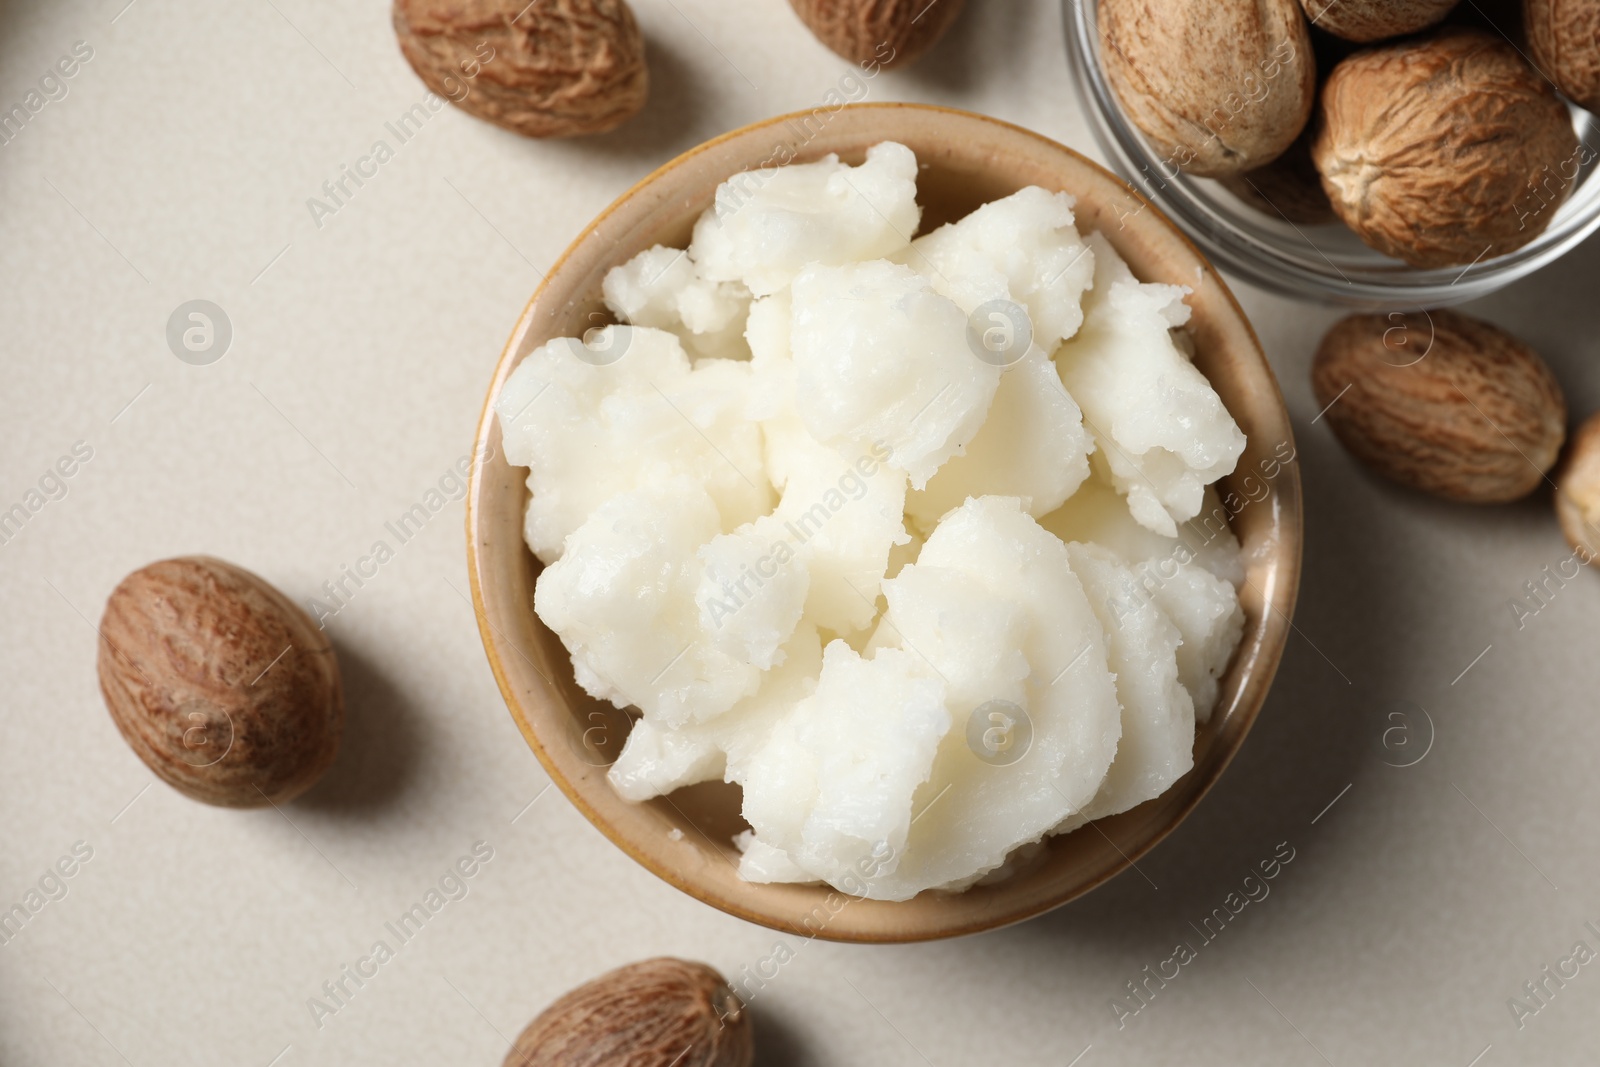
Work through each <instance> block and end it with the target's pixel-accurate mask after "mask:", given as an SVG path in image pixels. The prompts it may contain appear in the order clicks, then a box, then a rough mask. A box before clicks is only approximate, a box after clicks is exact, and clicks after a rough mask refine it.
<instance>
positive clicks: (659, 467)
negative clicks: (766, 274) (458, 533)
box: [495, 326, 772, 563]
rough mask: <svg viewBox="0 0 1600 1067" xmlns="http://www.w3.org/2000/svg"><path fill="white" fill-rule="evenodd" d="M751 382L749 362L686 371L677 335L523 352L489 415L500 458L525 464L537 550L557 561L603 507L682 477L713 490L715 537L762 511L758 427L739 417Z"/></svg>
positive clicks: (764, 490)
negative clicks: (496, 427) (495, 423)
mask: <svg viewBox="0 0 1600 1067" xmlns="http://www.w3.org/2000/svg"><path fill="white" fill-rule="evenodd" d="M619 350H620V351H621V353H622V355H621V356H620V357H615V356H614V353H615V352H616V351H619ZM608 361H609V362H608ZM750 381H751V366H750V364H749V363H747V362H733V361H729V360H706V361H702V362H701V364H700V365H699V366H697V367H695V368H694V369H693V370H690V368H689V361H688V357H687V356H686V355H685V353H684V351H683V346H682V345H681V344H680V343H679V341H678V339H677V337H675V336H674V335H672V334H670V333H667V332H665V331H662V330H655V329H649V328H645V327H636V326H608V327H606V328H605V329H604V330H601V331H598V332H597V336H596V338H595V339H594V340H592V341H591V342H590V344H589V345H585V344H584V343H583V342H581V341H578V340H576V339H572V338H559V339H557V340H554V341H551V342H550V343H549V344H546V345H544V346H542V347H540V348H538V349H536V350H534V351H533V352H532V353H530V354H529V355H528V357H527V358H526V359H524V360H523V361H522V362H521V363H520V364H518V365H517V368H516V370H514V371H512V372H511V375H510V376H509V377H508V378H507V379H506V383H505V385H504V386H502V387H501V390H500V394H499V396H498V397H497V398H496V399H495V412H496V414H497V415H498V417H499V419H500V429H501V434H502V437H503V441H504V447H505V454H506V460H507V461H508V462H510V463H513V464H516V465H518V466H526V467H527V468H528V488H529V489H530V490H531V492H532V499H531V500H530V501H529V503H528V512H527V515H526V518H525V522H524V534H525V535H526V537H527V540H528V545H529V547H531V548H532V549H533V551H534V554H535V555H537V556H538V557H539V559H540V560H542V561H543V562H545V563H551V562H553V561H555V560H556V559H558V558H559V557H560V556H561V553H562V545H563V542H564V541H565V540H566V538H567V536H568V535H569V534H571V533H572V532H573V531H574V530H576V529H577V528H578V527H579V526H581V525H582V524H583V523H584V522H585V520H587V519H588V518H589V516H590V515H591V514H593V513H594V511H595V510H596V509H597V508H599V507H600V505H601V504H603V503H605V502H606V501H607V500H610V499H611V498H612V497H614V496H617V495H618V494H620V493H625V492H629V491H632V490H635V489H639V488H642V487H644V486H647V485H650V484H652V483H655V482H659V481H661V480H663V479H668V478H672V477H675V476H680V475H681V476H686V477H689V478H692V479H694V480H695V481H696V482H698V483H699V484H700V485H702V486H704V488H705V490H706V491H707V492H709V493H710V494H711V497H712V499H713V500H714V501H715V502H716V506H717V511H718V514H719V515H720V523H719V525H720V527H721V529H719V530H718V531H717V532H721V531H722V530H733V529H735V528H737V527H739V526H741V525H743V524H744V523H747V522H750V521H752V520H754V519H756V518H758V517H760V516H761V515H764V514H766V513H767V512H769V511H770V510H771V509H772V492H771V488H770V486H769V485H768V484H767V480H766V475H765V472H764V469H763V460H762V438H761V429H760V427H759V426H758V425H755V424H753V423H751V421H750V420H749V418H748V417H747V416H746V414H745V406H746V403H747V397H748V392H749V388H750Z"/></svg>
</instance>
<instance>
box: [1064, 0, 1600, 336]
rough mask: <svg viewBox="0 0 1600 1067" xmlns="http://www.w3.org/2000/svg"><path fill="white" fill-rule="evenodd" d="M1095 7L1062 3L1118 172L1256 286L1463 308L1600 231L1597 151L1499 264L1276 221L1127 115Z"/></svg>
mask: <svg viewBox="0 0 1600 1067" xmlns="http://www.w3.org/2000/svg"><path fill="white" fill-rule="evenodd" d="M1097 8H1098V4H1097V3H1096V0H1064V9H1065V14H1066V29H1067V50H1068V54H1069V57H1070V59H1071V66H1072V69H1073V75H1074V77H1075V78H1076V80H1077V83H1078V89H1079V92H1080V94H1081V96H1082V98H1083V100H1084V101H1085V106H1086V107H1087V109H1088V113H1089V115H1088V117H1089V123H1090V127H1091V129H1092V130H1093V131H1094V137H1095V140H1096V141H1098V142H1099V144H1100V147H1101V149H1102V150H1103V151H1104V152H1105V154H1106V158H1107V161H1108V162H1109V163H1110V164H1111V166H1112V169H1114V170H1116V171H1117V172H1118V173H1119V174H1120V175H1121V176H1122V177H1123V178H1125V179H1127V180H1128V181H1129V182H1130V183H1132V184H1133V186H1134V187H1135V188H1136V189H1137V190H1138V191H1139V192H1141V193H1143V194H1144V195H1145V196H1146V197H1147V198H1149V199H1150V200H1151V201H1152V202H1153V203H1154V204H1155V205H1156V206H1157V207H1159V208H1160V209H1161V210H1162V211H1164V212H1165V213H1166V214H1167V215H1168V216H1170V217H1171V218H1172V220H1173V221H1174V222H1176V223H1177V224H1178V225H1179V226H1180V227H1182V228H1183V230H1184V231H1185V232H1186V233H1187V234H1188V235H1189V236H1190V237H1191V238H1192V239H1193V240H1194V241H1195V242H1196V243H1197V244H1198V245H1199V246H1200V247H1201V248H1202V249H1203V250H1204V251H1205V253H1206V255H1207V256H1208V257H1209V258H1210V259H1211V261H1212V262H1213V263H1215V264H1216V265H1217V266H1219V267H1221V268H1222V269H1224V270H1226V271H1228V272H1230V273H1231V274H1233V275H1234V276H1236V277H1239V278H1242V279H1243V280H1245V281H1247V282H1249V283H1251V284H1252V285H1256V286H1259V287H1261V288H1263V289H1267V290H1270V291H1272V292H1277V293H1282V294H1284V295H1286V296H1292V297H1299V298H1301V299H1306V300H1317V301H1321V302H1324V303H1330V302H1331V303H1336V304H1344V305H1349V306H1352V307H1361V308H1373V309H1380V310H1387V309H1417V308H1423V307H1438V306H1442V305H1447V304H1459V303H1462V302H1464V301H1467V300H1474V299H1476V298H1478V297H1481V296H1485V295H1487V294H1489V293H1492V292H1494V291H1495V290H1497V289H1500V288H1502V287H1503V286H1506V285H1509V284H1510V283H1512V282H1514V281H1516V280H1517V279H1518V278H1522V277H1525V276H1526V275H1529V274H1532V273H1533V272H1534V271H1536V270H1538V269H1539V268H1540V267H1543V266H1546V265H1547V264H1549V263H1552V262H1554V261H1555V260H1557V259H1559V258H1560V257H1561V256H1563V255H1565V254H1566V253H1567V252H1569V251H1571V250H1572V249H1573V248H1574V247H1576V246H1577V245H1578V244H1579V243H1580V242H1581V241H1583V239H1584V238H1586V237H1588V236H1589V235H1590V234H1592V233H1594V232H1595V230H1596V229H1600V180H1597V179H1596V178H1595V177H1594V171H1595V169H1596V162H1595V156H1596V153H1595V152H1593V151H1591V152H1589V153H1587V155H1588V157H1589V159H1588V162H1587V163H1586V164H1585V165H1584V166H1583V167H1581V168H1580V170H1579V171H1578V174H1577V176H1576V177H1575V179H1574V181H1573V186H1574V187H1573V189H1572V190H1571V192H1570V194H1569V195H1568V197H1567V199H1566V200H1565V201H1564V202H1563V203H1562V204H1561V206H1560V207H1559V209H1557V211H1556V213H1555V216H1554V217H1553V218H1552V219H1551V221H1550V225H1549V227H1548V228H1547V229H1546V230H1545V231H1544V232H1543V233H1542V234H1540V235H1539V236H1538V237H1536V238H1534V239H1533V240H1532V241H1530V242H1529V243H1528V244H1526V245H1524V246H1523V247H1521V248H1519V249H1517V250H1515V251H1513V252H1509V253H1507V254H1505V255H1503V256H1496V257H1494V258H1493V259H1485V260H1481V261H1479V262H1477V263H1472V264H1468V265H1465V266H1460V267H1444V268H1433V269H1427V270H1423V269H1419V268H1417V267H1411V266H1407V265H1406V264H1405V263H1402V262H1400V261H1399V260H1397V259H1393V258H1391V257H1389V256H1386V255H1384V254H1383V253H1381V252H1378V251H1376V250H1374V249H1371V248H1368V247H1367V246H1366V245H1364V244H1362V243H1361V240H1360V239H1359V238H1357V237H1356V235H1355V234H1354V233H1352V232H1351V231H1350V230H1348V229H1346V228H1345V227H1344V226H1342V225H1339V224H1338V223H1333V224H1327V225H1309V226H1308V225H1296V224H1294V223H1291V222H1288V221H1286V220H1285V219H1283V218H1272V217H1270V216H1268V215H1266V214H1264V213H1262V212H1261V211H1259V210H1257V209H1256V208H1253V207H1251V206H1250V205H1248V204H1246V203H1244V202H1243V201H1241V200H1239V199H1238V198H1236V197H1235V196H1234V195H1233V194H1232V193H1230V192H1228V191H1227V190H1226V189H1224V188H1223V187H1222V186H1221V185H1219V184H1218V183H1217V182H1215V181H1212V180H1211V179H1208V178H1197V177H1194V176H1192V175H1189V174H1184V173H1181V172H1180V173H1177V174H1171V173H1169V171H1170V169H1171V168H1170V167H1168V165H1167V164H1166V162H1165V160H1164V159H1163V158H1162V157H1161V155H1160V154H1159V153H1157V152H1156V150H1155V149H1154V148H1152V147H1151V145H1150V144H1149V143H1148V142H1147V141H1146V140H1145V139H1144V136H1143V134H1141V133H1140V132H1139V130H1138V129H1137V128H1136V127H1135V126H1134V125H1133V124H1132V123H1131V122H1129V121H1128V119H1127V117H1126V116H1125V115H1124V114H1123V111H1122V107H1121V105H1120V104H1119V103H1118V101H1117V98H1116V95H1115V93H1113V91H1112V89H1111V85H1110V83H1109V82H1108V81H1107V80H1106V77H1105V71H1104V69H1103V68H1102V67H1101V65H1100V54H1099V47H1098V35H1097V32H1096V22H1095V18H1096V11H1097ZM1571 110H1572V117H1573V118H1572V121H1573V127H1574V129H1575V130H1576V131H1577V134H1578V139H1579V140H1580V141H1581V142H1583V143H1584V144H1587V145H1591V146H1593V145H1594V144H1596V143H1597V142H1596V138H1595V134H1596V133H1600V119H1596V117H1595V116H1594V115H1591V114H1590V113H1589V112H1587V111H1584V110H1582V109H1581V108H1578V107H1575V106H1573V107H1572V108H1571ZM1511 209H1512V208H1511V207H1510V206H1509V205H1508V210H1511Z"/></svg>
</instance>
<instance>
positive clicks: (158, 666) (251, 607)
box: [98, 556, 344, 808]
mask: <svg viewBox="0 0 1600 1067" xmlns="http://www.w3.org/2000/svg"><path fill="white" fill-rule="evenodd" d="M100 633H101V640H100V651H99V663H98V667H99V675H100V691H101V693H102V695H103V696H104V697H105V702H106V707H107V708H108V709H109V710H110V712H111V718H112V720H113V721H114V722H116V724H117V729H118V730H120V731H121V732H122V736H123V738H124V739H125V740H126V741H127V742H128V744H129V745H130V746H131V747H132V748H133V750H134V752H136V753H138V755H139V758H140V759H142V760H144V762H145V763H146V764H147V765H148V766H149V767H150V769H151V770H152V771H154V772H155V773H156V774H157V775H158V776H159V777H160V778H161V779H162V780H163V781H165V782H166V783H167V784H168V785H171V786H172V787H173V788H175V789H177V790H179V791H180V792H183V793H186V794H187V795H189V796H191V797H193V798H194V799H196V800H201V801H205V802H206V803H208V804H218V805H221V806H224V807H238V808H247V807H259V806H265V805H266V804H267V803H268V802H269V801H271V802H273V803H281V802H284V801H287V800H290V799H292V798H294V797H296V796H298V795H299V794H300V793H303V792H305V790H307V789H309V788H310V787H311V785H312V784H313V783H314V782H316V780H317V779H318V778H320V777H321V776H322V774H323V772H324V771H326V770H327V769H328V767H329V766H330V765H331V764H332V763H333V760H334V757H335V756H336V755H337V754H338V751H339V739H340V737H341V735H342V733H343V730H344V697H343V691H342V688H341V685H340V680H339V664H338V661H337V660H336V659H335V658H334V653H333V648H332V646H331V645H330V644H329V643H328V639H327V635H326V634H324V633H323V632H322V631H321V630H319V629H317V627H316V625H315V624H313V623H312V621H311V619H310V618H309V617H308V616H307V615H306V613H305V612H303V611H301V610H300V608H298V607H296V606H295V605H294V604H293V603H292V602H290V601H289V600H288V599H287V598H286V597H284V596H283V594H281V593H279V592H278V591H277V590H276V589H274V588H273V587H272V586H270V585H268V584H267V583H266V582H265V581H263V580H262V579H260V578H258V577H257V576H255V575H254V574H251V573H250V572H249V571H246V570H244V569H242V568H240V567H235V566H234V565H232V564H230V563H225V562H223V561H222V560H219V559H211V558H209V557H206V556H187V557H183V558H180V559H169V560H163V561H161V562H159V563H152V564H150V565H149V566H148V567H143V568H141V569H139V570H136V571H134V572H133V573H132V574H130V575H128V576H127V577H126V578H124V579H123V580H122V582H121V584H119V585H118V586H117V588H116V589H115V590H114V591H113V592H112V594H111V597H110V599H109V600H108V601H107V602H106V609H105V614H104V616H103V617H102V618H101V620H100Z"/></svg>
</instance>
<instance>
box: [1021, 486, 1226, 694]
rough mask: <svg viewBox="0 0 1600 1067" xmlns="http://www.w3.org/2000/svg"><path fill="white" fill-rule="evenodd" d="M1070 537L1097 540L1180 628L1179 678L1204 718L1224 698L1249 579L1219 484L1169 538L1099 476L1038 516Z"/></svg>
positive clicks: (1048, 526)
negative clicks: (1220, 692)
mask: <svg viewBox="0 0 1600 1067" xmlns="http://www.w3.org/2000/svg"><path fill="white" fill-rule="evenodd" d="M1039 521H1040V523H1041V524H1042V525H1043V526H1044V527H1045V529H1047V530H1049V531H1050V532H1051V533H1053V534H1055V535H1056V536H1057V537H1059V538H1061V539H1062V540H1063V541H1068V542H1071V541H1081V542H1084V543H1093V544H1096V545H1100V546H1103V547H1106V548H1109V549H1110V550H1111V551H1113V552H1115V553H1116V555H1117V557H1118V558H1119V559H1120V560H1121V561H1122V562H1123V563H1124V564H1125V565H1126V566H1128V567H1129V568H1131V569H1132V571H1133V575H1134V578H1135V579H1136V581H1137V582H1138V586H1139V588H1140V589H1141V590H1142V591H1143V595H1144V596H1145V597H1146V598H1147V599H1148V600H1150V601H1151V602H1153V603H1154V604H1155V605H1156V606H1157V607H1159V608H1160V609H1161V610H1162V611H1163V612H1164V613H1165V614H1166V615H1167V617H1168V618H1170V619H1171V620H1172V621H1173V623H1174V624H1175V625H1176V626H1177V627H1178V632H1179V634H1180V635H1181V637H1182V639H1183V643H1182V644H1180V645H1179V646H1178V679H1179V681H1181V682H1182V683H1183V687H1184V688H1185V689H1186V690H1188V692H1189V695H1190V697H1191V698H1192V699H1193V701H1194V709H1195V716H1196V718H1197V719H1198V720H1199V721H1200V722H1202V723H1203V722H1206V721H1207V720H1209V719H1210V717H1211V712H1212V709H1213V708H1214V707H1215V705H1216V702H1217V679H1218V678H1220V677H1221V676H1222V672H1223V671H1225V670H1226V669H1227V667H1228V663H1229V661H1231V660H1232V659H1233V652H1234V649H1235V648H1237V647H1238V644H1239V640H1240V638H1241V637H1242V636H1243V634H1244V609H1243V608H1242V607H1240V605H1239V594H1238V584H1239V583H1240V582H1242V581H1243V580H1244V565H1243V562H1242V560H1241V558H1240V549H1239V541H1238V539H1237V538H1236V537H1234V534H1233V530H1232V528H1231V527H1229V526H1228V520H1227V512H1226V510H1224V508H1223V506H1222V502H1221V501H1220V500H1219V499H1218V498H1217V495H1216V493H1215V491H1214V490H1212V489H1207V490H1206V495H1205V498H1204V500H1203V508H1202V510H1201V513H1200V514H1199V515H1197V516H1196V517H1195V518H1192V519H1190V520H1189V521H1188V522H1185V523H1183V524H1182V525H1180V526H1179V527H1178V536H1177V537H1163V536H1162V535H1160V534H1157V533H1154V532H1152V531H1150V530H1148V529H1146V528H1144V527H1143V526H1140V525H1139V524H1138V523H1137V522H1136V521H1134V518H1133V515H1132V514H1131V513H1130V512H1129V510H1128V501H1127V499H1126V498H1125V497H1122V496H1121V495H1119V494H1118V493H1117V492H1116V490H1114V489H1112V488H1111V487H1110V486H1108V485H1106V484H1105V483H1104V482H1102V481H1101V480H1100V479H1099V478H1098V477H1092V478H1090V479H1089V480H1088V481H1086V482H1084V483H1083V486H1082V487H1081V488H1080V489H1079V490H1078V491H1077V492H1076V493H1074V494H1073V496H1072V498H1071V499H1070V500H1068V501H1067V502H1066V504H1065V505H1063V506H1062V507H1060V508H1058V509H1057V510H1056V511H1053V512H1051V513H1050V514H1049V515H1046V516H1045V517H1044V518H1042V519H1040V520H1039Z"/></svg>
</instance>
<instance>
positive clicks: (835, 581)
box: [773, 437, 911, 636]
mask: <svg viewBox="0 0 1600 1067" xmlns="http://www.w3.org/2000/svg"><path fill="white" fill-rule="evenodd" d="M794 445H795V449H794V451H793V452H792V453H791V454H790V456H789V457H788V460H787V463H788V469H789V476H788V480H787V481H786V483H785V485H784V489H783V499H782V500H780V501H779V502H778V509H777V511H776V512H775V513H774V515H773V518H774V519H775V520H776V521H777V523H778V524H779V526H780V530H781V533H782V535H783V536H784V537H785V538H787V542H786V543H787V544H788V545H791V546H792V547H793V548H794V551H795V553H796V555H797V556H798V557H799V558H800V559H801V560H803V561H804V563H805V566H806V569H807V571H808V573H809V575H810V585H809V587H808V589H807V595H806V606H805V617H806V619H807V620H808V621H809V622H812V623H814V624H816V625H817V626H819V627H821V628H822V629H824V630H827V631H829V632H830V633H833V634H836V635H839V636H848V635H850V634H853V633H856V632H857V631H861V630H865V629H867V628H868V627H870V626H871V625H872V621H873V619H874V618H875V617H876V616H877V613H878V604H877V601H878V594H879V593H880V592H881V590H882V586H883V576H884V573H885V572H886V571H887V570H888V567H889V554H890V552H892V551H893V549H894V547H895V546H896V545H899V544H904V543H906V542H907V541H909V540H910V539H911V535H910V534H908V533H906V528H905V520H904V517H903V516H904V513H905V501H906V476H905V473H904V472H902V471H899V470H896V469H895V468H894V467H891V466H889V465H888V464H887V463H885V462H884V453H883V451H882V450H878V451H876V452H874V451H872V450H868V451H866V452H862V453H860V454H859V455H856V456H855V457H854V458H853V459H846V458H845V457H843V456H841V455H839V454H838V453H836V452H833V451H831V450H829V449H826V448H824V447H822V446H821V445H819V444H817V443H816V442H815V441H812V440H811V439H810V438H809V437H806V438H803V439H800V440H797V441H795V442H794Z"/></svg>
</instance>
